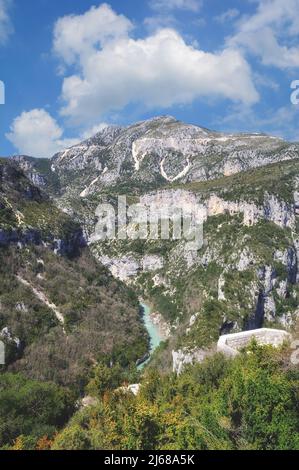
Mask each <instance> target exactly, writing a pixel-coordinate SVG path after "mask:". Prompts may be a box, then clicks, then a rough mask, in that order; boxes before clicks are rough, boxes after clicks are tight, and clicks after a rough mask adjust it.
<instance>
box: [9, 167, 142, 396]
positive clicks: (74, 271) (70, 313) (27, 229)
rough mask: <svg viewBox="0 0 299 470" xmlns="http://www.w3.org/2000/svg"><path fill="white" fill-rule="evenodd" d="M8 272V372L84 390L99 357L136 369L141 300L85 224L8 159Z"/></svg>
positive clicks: (139, 342)
mask: <svg viewBox="0 0 299 470" xmlns="http://www.w3.org/2000/svg"><path fill="white" fill-rule="evenodd" d="M0 277H1V286H0V340H1V341H4V343H5V345H6V366H5V368H4V369H9V370H13V371H18V372H20V371H21V372H23V373H24V374H26V375H27V376H28V377H31V378H35V379H38V380H40V381H47V380H50V381H55V382H57V383H59V384H62V385H68V386H70V387H71V388H73V389H75V390H76V392H77V393H79V392H81V391H82V388H83V387H84V384H85V383H86V381H87V380H88V375H89V373H90V371H91V368H92V367H93V365H94V364H95V363H97V361H98V360H105V361H107V362H109V363H110V362H114V361H115V362H119V363H120V364H121V366H122V367H128V365H129V364H134V363H135V362H136V361H137V360H138V359H139V358H140V357H142V356H143V355H144V354H145V352H146V350H147V346H148V339H147V335H146V332H145V330H144V328H143V325H142V322H141V318H140V315H139V304H138V299H137V297H136V296H135V295H134V293H133V292H132V291H131V290H130V289H128V288H127V287H126V286H124V285H123V284H122V283H120V282H119V281H117V280H115V279H114V278H113V277H112V276H111V274H110V273H109V271H108V270H107V269H106V268H105V267H104V266H103V265H101V264H99V263H98V262H96V260H95V259H94V257H93V256H92V255H91V254H90V252H89V250H88V248H87V247H86V241H85V239H84V237H83V233H82V229H81V227H80V226H79V224H78V223H77V222H74V221H73V220H72V219H71V218H70V216H68V215H67V214H65V213H63V212H61V211H60V210H59V209H58V208H57V207H56V206H55V205H54V204H53V202H52V201H51V200H50V199H49V197H48V196H47V195H46V194H45V193H44V192H42V191H41V190H40V189H39V188H37V187H36V186H34V185H33V184H32V182H30V181H29V179H27V178H26V177H25V175H24V173H23V172H22V171H21V170H20V168H19V167H18V166H16V164H15V163H14V162H10V161H6V160H2V161H0ZM2 369H3V367H2V366H0V372H1V370H2Z"/></svg>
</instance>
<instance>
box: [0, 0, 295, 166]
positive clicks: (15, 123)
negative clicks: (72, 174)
mask: <svg viewBox="0 0 299 470" xmlns="http://www.w3.org/2000/svg"><path fill="white" fill-rule="evenodd" d="M0 80H1V81H2V82H4V83H5V87H6V103H5V105H0V123H1V128H0V155H9V154H16V153H24V154H30V155H33V156H37V157H38V156H43V157H50V156H51V155H52V154H53V153H55V152H56V151H57V150H60V149H62V148H65V147H68V146H69V145H72V144H74V143H76V142H78V141H80V140H82V139H83V138H85V137H87V136H89V135H91V134H92V133H95V132H96V131H97V130H98V129H101V127H102V126H104V125H106V124H124V125H127V124H130V123H132V122H135V121H137V120H142V119H146V118H150V117H152V116H156V115H159V114H170V115H173V116H175V117H177V118H178V119H181V120H184V121H186V122H189V123H194V124H199V125H202V126H205V127H209V128H213V129H217V130H224V131H253V132H259V131H263V132H267V133H272V134H275V135H279V136H281V137H284V138H286V139H288V140H299V129H298V115H299V105H294V104H292V103H291V101H290V95H291V88H290V84H291V82H292V81H293V80H299V0H248V1H245V0H242V1H238V0H226V1H225V2H223V1H222V0H144V1H142V0H125V1H124V0H110V1H108V2H106V3H103V2H100V1H96V0H91V1H90V0H76V1H74V0H26V1H24V0H0Z"/></svg>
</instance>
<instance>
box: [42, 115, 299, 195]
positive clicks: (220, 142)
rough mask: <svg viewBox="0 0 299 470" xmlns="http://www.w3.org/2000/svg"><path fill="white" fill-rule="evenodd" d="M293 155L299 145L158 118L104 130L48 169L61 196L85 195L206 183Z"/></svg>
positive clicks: (61, 155) (56, 157)
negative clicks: (123, 186)
mask: <svg viewBox="0 0 299 470" xmlns="http://www.w3.org/2000/svg"><path fill="white" fill-rule="evenodd" d="M298 155H299V150H298V146H296V145H295V144H289V143H287V142H284V141H283V140H281V139H278V138H275V137H269V136H266V135H263V134H224V133H221V132H215V131H211V130H208V129H205V128H203V127H199V126H195V125H190V124H185V123H183V122H180V121H177V120H176V119H175V118H173V117H171V116H160V117H157V118H153V119H150V120H147V121H142V122H138V123H136V124H133V125H131V126H128V127H125V128H123V127H118V126H108V127H106V128H104V129H102V130H101V131H100V132H99V133H98V134H96V135H95V136H94V137H92V138H90V139H88V140H85V141H84V142H81V143H79V144H77V145H75V146H73V147H71V148H68V149H66V150H65V151H63V152H60V153H58V154H56V155H54V157H53V158H52V160H51V168H52V172H53V173H55V174H56V175H57V176H58V177H59V178H60V180H61V186H62V188H63V192H65V193H69V192H71V193H73V192H74V190H75V192H76V194H77V195H80V194H81V197H88V196H89V195H92V194H94V193H97V192H99V191H100V190H101V189H103V188H105V187H108V186H113V185H118V184H133V185H137V186H138V187H140V186H142V185H147V184H151V185H154V186H163V185H165V184H168V183H173V182H181V183H187V182H193V181H206V180H210V179H214V178H218V177H221V176H229V175H233V174H236V173H239V172H242V171H245V170H248V169H250V168H257V167H260V166H264V165H267V164H269V163H274V162H278V161H280V162H281V161H284V160H290V159H293V158H298ZM80 171H81V172H83V173H81V175H80V174H79V172H80ZM79 176H80V178H79Z"/></svg>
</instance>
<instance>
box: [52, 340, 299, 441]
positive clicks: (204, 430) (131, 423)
mask: <svg viewBox="0 0 299 470" xmlns="http://www.w3.org/2000/svg"><path fill="white" fill-rule="evenodd" d="M286 353H287V351H286V350H285V351H283V350H282V351H275V350H273V349H272V348H271V347H258V346H257V345H256V344H254V343H253V344H252V345H251V346H250V347H249V350H248V352H246V351H245V352H244V353H242V354H241V355H240V356H239V357H237V358H236V359H234V360H227V359H225V358H224V357H223V356H221V355H215V356H213V357H211V358H209V359H206V360H205V361H204V362H203V363H202V364H197V365H194V366H189V367H188V368H186V369H185V371H184V372H183V373H182V374H181V375H180V376H178V377H177V376H175V375H174V374H168V375H164V376H161V375H159V374H158V373H157V372H156V371H155V370H153V369H149V370H148V371H147V373H146V375H145V376H144V378H143V380H142V386H141V390H140V393H139V394H138V395H137V397H134V396H133V395H132V394H130V393H129V392H125V391H124V390H123V389H115V390H112V389H111V386H108V387H107V389H106V391H104V390H103V389H100V388H99V389H98V392H99V393H97V397H98V399H99V400H100V402H99V404H98V405H95V406H92V407H90V408H87V409H85V410H83V411H80V412H78V413H77V414H75V416H74V417H73V418H72V419H71V421H70V423H69V425H68V426H67V427H66V428H65V429H64V430H63V431H62V432H61V433H60V434H59V435H58V436H57V437H56V439H55V441H54V444H53V447H52V448H53V449H109V450H114V449H121V450H128V449H163V450H170V449H176V450H177V449H190V450H191V449H201V450H207V449H208V450H211V449H223V450H225V449H240V450H245V449H247V450H253V449H258V450H262V449H265V450H270V449H297V450H298V449H299V432H298V429H299V427H298V426H299V420H298V419H299V418H298V416H299V414H298V407H299V387H298V384H299V380H298V379H299V376H298V370H297V369H295V368H294V369H292V368H289V367H286V366H285V365H284V364H285V361H284V358H285V355H286Z"/></svg>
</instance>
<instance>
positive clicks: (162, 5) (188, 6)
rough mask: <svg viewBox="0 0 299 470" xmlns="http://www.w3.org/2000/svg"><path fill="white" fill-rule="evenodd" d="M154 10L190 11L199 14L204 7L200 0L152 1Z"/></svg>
mask: <svg viewBox="0 0 299 470" xmlns="http://www.w3.org/2000/svg"><path fill="white" fill-rule="evenodd" d="M150 6H151V8H153V9H154V10H176V9H177V10H190V11H194V12H197V11H199V10H200V8H201V6H202V2H201V1H200V0H150Z"/></svg>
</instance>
